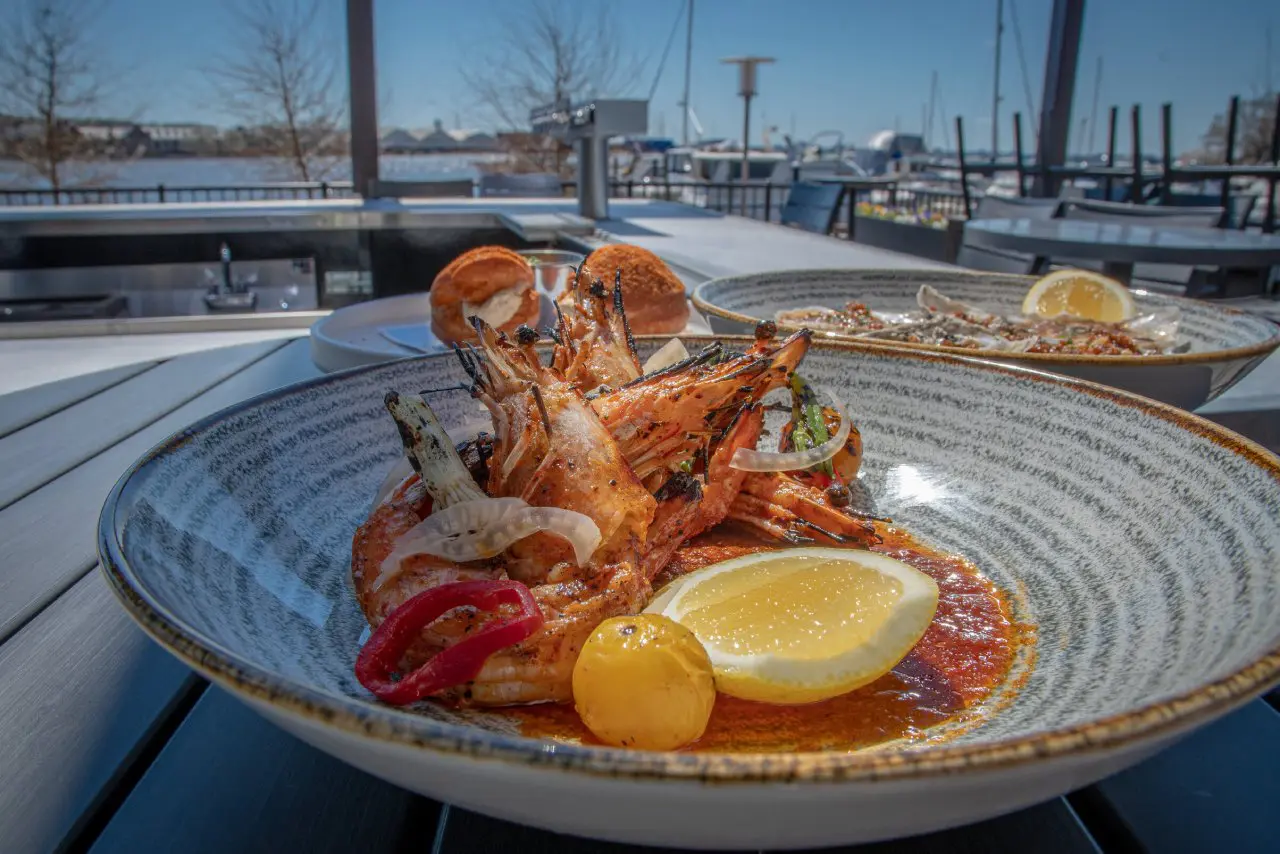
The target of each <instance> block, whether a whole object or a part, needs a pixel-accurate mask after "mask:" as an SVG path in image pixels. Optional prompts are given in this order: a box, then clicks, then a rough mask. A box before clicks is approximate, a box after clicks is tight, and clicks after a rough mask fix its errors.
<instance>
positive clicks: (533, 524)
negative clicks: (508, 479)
mask: <svg viewBox="0 0 1280 854" xmlns="http://www.w3.org/2000/svg"><path fill="white" fill-rule="evenodd" d="M539 531H545V532H546V533H548V534H555V535H556V536H559V537H562V538H564V539H565V540H567V541H568V542H569V544H570V545H572V546H573V556H574V559H575V560H576V561H577V563H578V565H579V566H581V565H582V564H584V563H586V562H587V561H588V560H590V559H591V555H592V553H593V552H594V551H595V550H596V546H598V545H600V528H599V527H598V526H597V525H596V523H595V522H594V521H593V520H592V519H591V517H590V516H587V515H584V514H582V513H578V512H577V511H574V510H565V509H563V508H560V507H533V506H531V505H529V504H528V503H527V502H525V500H524V499H523V498H482V499H477V500H475V501H463V502H461V503H458V504H454V505H452V506H450V507H446V508H445V509H443V510H440V511H437V512H435V513H432V514H431V515H430V516H428V517H427V518H426V519H423V520H422V521H421V522H419V523H418V524H417V525H414V526H413V527H412V528H410V529H409V530H408V531H405V532H404V534H402V535H401V536H400V537H399V538H397V540H396V543H395V547H394V548H393V549H392V551H391V554H389V555H387V558H386V560H384V561H383V562H382V566H381V567H380V568H379V571H378V577H377V578H375V579H374V581H373V585H372V589H373V590H374V591H377V590H380V589H382V587H383V586H384V585H385V584H386V583H387V582H388V581H390V580H392V579H393V578H396V577H397V576H398V575H399V574H400V564H401V561H402V560H403V559H404V558H406V557H410V556H411V555H417V554H428V555H434V556H436V557H442V558H445V559H446V560H450V561H453V562H454V563H465V562H467V561H472V560H483V559H484V558H489V557H493V556H495V555H498V554H501V553H502V552H503V551H504V550H506V549H507V547H508V546H510V545H511V544H512V543H514V542H516V541H517V540H522V539H524V538H525V537H527V536H529V535H530V534H536V533H538V532H539Z"/></svg>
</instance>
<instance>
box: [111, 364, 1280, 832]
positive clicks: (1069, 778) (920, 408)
mask: <svg viewBox="0 0 1280 854" xmlns="http://www.w3.org/2000/svg"><path fill="white" fill-rule="evenodd" d="M688 343H689V346H690V347H691V348H692V347H696V346H699V345H700V344H703V343H706V342H705V341H696V340H694V341H689V342H688ZM646 346H648V347H652V346H653V344H652V343H648V344H646ZM804 371H805V373H806V375H808V376H809V377H810V378H811V379H813V380H814V381H816V382H818V383H820V384H821V385H823V386H826V387H827V388H830V389H832V390H833V391H835V392H836V393H838V394H839V395H841V396H842V397H843V398H844V400H846V401H847V402H848V405H849V409H850V411H851V412H852V414H853V416H854V417H855V419H856V422H857V424H858V426H859V427H860V429H861V431H862V435H863V438H864V441H865V447H866V461H865V464H864V467H863V468H864V472H865V475H864V478H863V484H864V486H865V487H866V490H867V492H868V493H869V494H870V495H871V497H872V499H873V500H874V502H875V504H876V506H877V508H878V509H879V510H880V511H882V512H884V513H887V514H889V515H891V516H893V517H894V518H895V520H896V521H897V522H898V523H900V524H902V525H904V526H906V527H907V528H908V529H909V530H912V531H914V532H915V533H916V534H917V535H918V536H920V537H921V538H922V539H924V540H925V541H926V542H928V543H931V544H933V545H935V546H938V547H941V548H944V549H948V550H952V551H956V552H959V553H962V554H964V555H967V556H968V557H970V558H972V559H973V560H974V561H975V562H976V563H977V564H978V566H979V567H980V568H981V569H982V570H984V571H985V572H986V573H987V574H988V575H990V576H991V577H992V578H993V579H994V580H995V581H996V582H998V583H999V584H1000V585H1001V586H1003V587H1004V588H1005V589H1006V590H1008V591H1010V592H1011V593H1012V594H1013V598H1014V602H1015V605H1016V607H1017V609H1018V610H1019V616H1021V617H1022V618H1025V619H1027V620H1030V621H1032V622H1034V623H1035V624H1036V625H1037V626H1038V630H1039V639H1038V643H1037V645H1036V650H1037V653H1038V654H1037V655H1036V656H1035V660H1034V662H1032V661H1031V660H1029V658H1030V657H1028V658H1026V659H1024V660H1023V661H1022V662H1021V664H1020V665H1019V669H1020V671H1021V672H1020V674H1019V675H1020V676H1022V677H1024V678H1025V683H1024V684H1023V685H1022V686H1021V688H1020V689H1018V690H1016V692H1014V693H1013V696H1012V698H1011V699H1009V698H1008V697H1006V698H1005V699H1008V700H1009V702H1008V703H1007V705H1005V706H1003V707H1001V708H999V709H998V710H997V711H994V712H993V713H992V714H991V715H990V716H989V717H988V718H987V719H986V720H985V722H984V723H982V724H981V725H979V726H977V727H975V728H972V729H967V730H964V731H961V732H958V733H956V734H955V735H954V737H953V738H951V739H949V740H941V741H940V742H939V743H910V744H888V745H885V746H883V747H881V748H879V749H876V750H870V751H861V752H825V753H811V754H805V753H800V754H785V755H764V754H755V755H753V754H746V755H716V754H702V753H644V752H636V751H626V750H615V749H605V748H593V747H582V746H574V745H565V744H556V743H551V742H544V741H538V740H533V739H527V738H522V737H520V736H519V735H518V734H516V733H514V732H512V731H511V729H510V727H509V726H507V725H506V724H505V722H504V721H503V720H502V719H501V718H497V717H494V716H490V715H485V714H482V713H458V712H453V711H449V710H445V709H440V708H428V709H426V710H424V711H421V712H410V711H404V710H399V709H394V708H389V707H387V706H383V705H380V704H378V703H376V702H374V701H373V700H372V699H371V697H370V696H369V695H368V694H367V693H366V692H365V691H364V690H363V689H362V688H361V686H360V685H359V683H358V682H357V681H356V680H355V678H354V677H353V675H352V664H353V662H354V659H355V655H356V650H357V648H358V646H359V642H360V637H361V632H362V631H363V629H364V621H363V619H362V618H361V615H360V613H359V611H358V610H357V608H356V605H355V602H354V600H353V597H352V590H351V582H350V580H349V575H348V573H349V549H350V545H351V535H352V531H353V530H354V529H355V527H356V526H357V525H358V524H359V523H360V522H361V521H362V520H363V518H364V517H365V515H366V514H367V512H368V510H369V505H370V501H371V498H372V496H373V495H374V493H375V491H376V489H377V487H378V484H379V482H380V481H381V479H382V477H383V474H384V473H385V471H386V470H387V467H388V466H389V465H390V464H391V463H392V461H394V460H395V459H397V458H398V456H399V454H400V446H399V441H398V438H397V436H396V433H395V430H394V429H393V426H392V423H391V421H390V419H389V418H388V417H387V415H386V413H385V411H384V409H383V407H382V398H383V393H384V392H385V391H386V390H387V389H389V388H399V389H420V388H424V387H430V388H440V387H444V386H449V385H452V384H456V383H459V382H461V381H463V379H464V375H463V373H462V370H461V368H460V367H459V365H458V364H457V362H456V361H455V360H454V359H453V358H451V357H447V356H446V357H427V358H422V359H415V360H408V361H402V362H395V363H390V364H386V365H380V366H375V367H370V368H361V369H357V370H354V371H351V372H347V373H343V374H336V375H333V376H329V377H325V378H323V379H320V380H317V381H314V382H309V383H305V384H303V385H299V386H295V387H291V388H287V389H283V390H280V391H278V392H273V393H271V394H268V395H266V396H264V397H260V398H257V399H255V400H252V401H249V402H247V403H244V404H242V405H240V406H237V407H234V408H233V409H231V410H228V411H226V412H223V413H220V414H218V415H216V416H214V417H212V418H209V419H206V420H204V421H202V422H200V423H198V424H196V425H194V426H193V427H191V428H190V429H188V430H186V431H183V432H182V433H180V434H179V435H176V436H174V437H173V438H171V439H170V440H168V441H166V442H164V443H163V444H161V445H160V446H159V447H157V448H156V449H154V450H153V451H152V452H150V453H148V454H147V455H146V456H145V457H143V458H142V459H141V460H140V461H139V462H138V463H137V464H136V466H135V467H133V468H132V469H131V470H130V471H129V472H128V473H127V474H126V475H125V476H124V477H123V478H122V479H121V481H120V483H119V484H118V485H117V486H116V488H115V490H114V491H113V492H112V494H111V496H110V498H109V499H108V501H107V504H106V506H105V508H104V510H103V514H102V521H101V544H100V550H101V555H102V562H103V566H104V568H105V572H106V574H107V577H108V578H109V579H110V582H111V584H112V586H113V588H114V590H115V591H116V592H117V594H118V595H119V597H120V599H121V600H122V602H123V603H124V605H125V607H126V608H127V609H128V610H129V612H130V613H131V614H132V615H133V616H134V618H135V619H136V620H137V621H138V622H139V623H140V624H141V625H142V626H143V628H144V629H146V631H148V632H149V633H150V634H151V635H152V636H153V637H154V638H155V639H156V640H157V641H159V642H160V643H161V644H163V645H164V646H165V647H167V648H168V649H169V650H170V651H171V652H173V653H174V654H175V655H177V656H178V657H179V658H181V659H182V660H183V661H186V662H187V663H189V664H190V665H191V666H192V667H194V668H196V669H197V670H199V671H200V672H202V673H204V674H206V675H207V676H209V677H210V678H211V679H213V680H214V681H216V682H217V683H219V684H221V685H223V686H225V687H226V688H228V689H229V690H231V691H233V692H235V693H236V694H237V695H238V696H240V697H241V698H243V699H244V700H245V701H246V702H248V703H249V704H250V705H252V706H253V707H254V708H256V709H258V710H259V711H261V712H262V713H263V714H264V715H266V716H267V717H268V718H270V719H271V720H273V721H276V722H277V723H279V725H281V726H282V727H284V728H286V729H288V730H290V731H291V732H294V733H296V734H297V735H298V736H300V737H302V738H303V739H305V740H307V741H309V742H311V743H312V744H315V745H317V746H318V747H320V748H321V749H323V750H326V751H329V752H331V753H333V754H334V755H336V756H338V757H341V758H342V759H344V760H346V761H348V762H350V763H352V764H353V765H356V766H358V767H360V768H363V769H365V770H367V771H369V772H371V773H373V774H376V775H379V776H381V777H384V778H386V779H388V780H391V781H393V782H395V783H398V784H400V785H402V786H405V787H407V788H410V789H413V790H415V791H418V792H422V793H424V794H427V795H430V796H433V797H436V798H440V799H443V800H445V801H449V802H452V803H456V804H459V805H461V806H464V807H466V808H469V809H475V810H479V811H481V812H485V813H489V814H492V815H495V816H499V817H502V818H506V819H510V820H513V821H518V822H524V823H528V824H533V825H537V826H541V827H546V828H550V829H554V830H559V831H564V832H569V833H577V834H582V835H588V836H595V837H601V838H610V839H617V840H625V841H631V842H642V843H652V844H664V845H681V846H690V847H709V848H716V847H719V848H752V849H755V848H784V847H802V846H815V845H827V844H836V843H852V842H861V841H867V840H873V839H880V838H886V837H893V836H900V835H906V834H913V833H922V832H925V831H928V830H932V829H935V828H939V827H945V826H950V825H955V824H959V823H964V822H968V821H974V820H978V819H981V818H984V817H988V816H991V815H994V814H997V813H1001V812H1005V811H1009V810H1013V809H1017V808H1019V807H1022V806H1025V805H1028V804H1031V803H1034V802H1037V801H1040V800H1043V799H1046V798H1049V797H1052V796H1054V795H1057V794H1060V793H1063V792H1066V791H1069V790H1071V789H1074V788H1077V787H1079V786H1081V785H1084V784H1086V783H1088V782H1090V781H1092V780H1095V779H1098V778H1100V777H1102V776H1104V775H1107V774H1110V773H1112V772H1114V771H1117V770H1119V769H1121V768H1123V767H1125V766H1127V765H1129V764H1132V763H1134V762H1136V761H1138V760H1140V759H1142V758H1144V757H1146V756H1148V755H1150V754H1151V753H1152V752H1154V751H1156V750H1158V749H1159V748H1161V747H1162V746H1165V745H1167V744H1168V743H1169V742H1170V741H1172V740H1174V739H1176V738H1178V737H1180V736H1182V735H1184V734H1185V733H1186V732H1188V731H1189V730H1190V729H1192V728H1194V727H1196V726H1199V725H1202V724H1204V723H1206V722H1207V721H1209V720H1211V719H1213V718H1215V717H1217V716H1219V715H1222V714H1224V713H1225V712H1227V711H1229V710H1230V709H1232V708H1234V707H1236V706H1238V705H1240V704H1242V703H1244V702H1245V701H1247V700H1248V699H1250V698H1252V697H1253V696H1255V695H1257V694H1258V693H1260V692H1262V691H1263V690H1265V689H1266V688H1267V687H1268V686H1270V685H1271V684H1274V683H1275V682H1276V681H1277V679H1278V678H1280V521H1278V520H1280V460H1277V459H1276V458H1275V457H1274V456H1273V455H1271V454H1269V453H1267V452H1266V451H1264V450H1262V449H1260V448H1259V447H1257V446H1256V445H1253V444H1251V443H1249V442H1248V441H1246V440H1243V439H1241V438H1240V437H1238V436H1235V435H1233V434H1231V433H1229V432H1227V431H1225V430H1223V429H1221V428H1219V427H1216V426H1214V425H1212V424H1210V423H1208V422H1206V421H1202V420H1200V419H1198V418H1195V417H1194V416H1190V415H1187V414H1186V413H1184V412H1181V411H1179V410H1175V409H1172V408H1169V407H1166V406H1163V405H1160V404H1155V403H1152V402H1150V401H1148V400H1144V399H1140V398H1136V397H1132V396H1129V395H1126V394H1123V393H1119V392H1115V391H1113V390H1110V389H1106V388H1103V387H1100V386H1094V385H1089V384H1085V383H1080V382H1077V381H1074V380H1068V379H1064V378H1061V377H1057V376H1053V375H1049V374H1043V373H1035V372H1030V371H1025V370H1020V369H1013V368H1006V367H1002V366H998V365H993V364H990V363H986V362H981V361H977V360H969V359H962V358H957V357H951V356H942V355H937V354H933V353H924V352H911V351H905V350H900V349H886V348H874V347H868V346H862V345H823V346H816V347H815V348H814V349H813V350H812V351H811V352H810V354H809V356H808V357H807V359H806V360H805V363H804ZM433 403H434V404H435V405H436V407H437V411H438V412H439V414H440V416H441V418H442V420H443V421H444V422H445V424H446V426H448V427H450V428H451V429H454V430H457V431H458V432H460V433H465V432H467V431H468V430H473V429H475V427H476V426H477V425H479V424H480V423H482V419H481V415H480V411H479V407H478V404H477V403H475V402H474V401H473V400H471V399H470V398H469V397H468V396H467V395H466V394H465V393H463V392H456V393H446V394H442V395H436V396H434V397H433Z"/></svg>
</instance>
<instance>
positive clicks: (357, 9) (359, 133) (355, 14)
mask: <svg viewBox="0 0 1280 854" xmlns="http://www.w3.org/2000/svg"><path fill="white" fill-rule="evenodd" d="M347 73H348V88H349V91H350V113H351V126H350V130H351V184H352V186H353V187H354V188H355V191H356V193H357V194H358V195H360V196H362V197H363V198H368V197H369V196H370V195H371V194H372V192H373V191H374V186H375V184H376V183H377V180H378V86H377V83H376V76H375V74H374V52H373V0H347Z"/></svg>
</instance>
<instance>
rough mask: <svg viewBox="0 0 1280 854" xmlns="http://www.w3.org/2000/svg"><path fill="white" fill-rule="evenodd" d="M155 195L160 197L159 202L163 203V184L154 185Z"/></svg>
mask: <svg viewBox="0 0 1280 854" xmlns="http://www.w3.org/2000/svg"><path fill="white" fill-rule="evenodd" d="M156 191H157V195H158V196H159V198H160V204H164V184H159V185H157V186H156Z"/></svg>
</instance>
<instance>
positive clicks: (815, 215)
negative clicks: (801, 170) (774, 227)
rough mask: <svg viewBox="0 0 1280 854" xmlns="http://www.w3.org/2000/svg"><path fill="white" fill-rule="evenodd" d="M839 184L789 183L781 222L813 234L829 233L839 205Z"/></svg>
mask: <svg viewBox="0 0 1280 854" xmlns="http://www.w3.org/2000/svg"><path fill="white" fill-rule="evenodd" d="M840 194H841V187H840V185H839V184H810V183H807V182H804V181H797V182H796V183H794V184H792V185H791V192H789V193H788V194H787V203H786V204H785V205H783V206H782V213H781V222H782V224H783V225H786V226H790V227H792V228H801V229H804V230H805V231H811V232H813V233H814V234H830V233H831V226H832V225H833V224H834V223H835V221H836V208H837V207H839V205H840Z"/></svg>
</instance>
